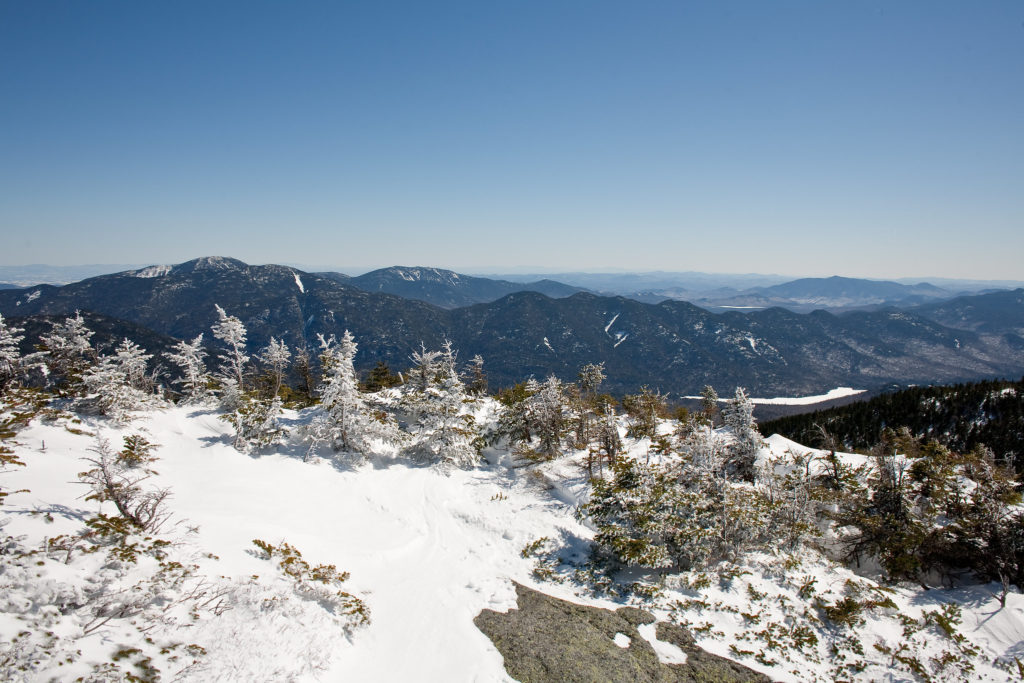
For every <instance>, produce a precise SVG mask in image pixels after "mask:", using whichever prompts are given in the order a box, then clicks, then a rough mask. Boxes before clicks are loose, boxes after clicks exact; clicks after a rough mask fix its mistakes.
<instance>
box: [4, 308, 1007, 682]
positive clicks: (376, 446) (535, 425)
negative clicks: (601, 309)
mask: <svg viewBox="0 0 1024 683" xmlns="http://www.w3.org/2000/svg"><path fill="white" fill-rule="evenodd" d="M214 311H215V313H216V320H215V321H214V323H213V325H212V327H211V328H210V333H211V338H212V340H213V341H214V342H215V343H216V350H214V349H213V348H208V347H206V346H204V336H203V335H199V336H196V337H194V338H193V339H192V340H191V341H177V342H176V343H174V344H169V345H168V350H167V351H166V352H165V353H163V354H162V356H161V355H160V354H156V353H150V352H147V351H146V350H145V349H143V348H141V347H140V346H139V345H137V344H136V343H134V342H132V341H131V340H129V339H122V340H121V341H120V342H119V343H118V344H117V345H116V346H115V347H114V348H113V349H112V350H110V351H108V352H103V351H99V350H97V349H96V348H94V347H93V345H92V343H91V341H90V340H91V339H92V337H93V334H92V331H91V330H89V329H88V326H87V325H86V324H85V319H84V318H83V317H82V316H81V315H80V314H76V315H75V316H74V317H69V318H67V319H65V320H63V321H61V322H57V323H55V324H53V325H52V326H51V329H50V330H48V331H46V332H44V333H43V335H42V336H41V337H40V339H39V340H38V350H36V351H34V352H31V353H28V354H25V353H23V352H22V349H23V348H24V347H23V343H24V341H25V340H24V339H23V337H24V332H23V331H22V330H20V329H19V328H16V327H13V326H9V325H7V323H6V321H4V320H3V319H0V354H2V355H0V361H2V365H0V372H2V373H3V374H2V378H3V382H2V384H0V439H2V441H0V486H2V489H0V503H2V504H3V507H2V508H0V513H2V521H0V541H2V542H0V582H2V584H3V589H4V590H3V591H2V592H0V595H2V597H0V672H2V676H3V677H4V678H5V680H49V679H54V678H58V679H68V680H74V679H80V680H122V679H125V680H157V679H165V678H166V679H180V680H216V679H224V680H227V679H232V680H314V679H316V680H338V679H352V680H368V679H388V680H412V679H416V680H452V679H459V678H464V677H466V676H470V677H478V678H482V679H487V680H494V679H504V678H505V677H506V676H507V675H508V671H512V670H513V668H514V667H520V668H516V669H515V670H523V669H522V668H521V666H520V665H521V664H522V662H521V661H519V660H518V659H517V661H516V662H508V661H504V660H503V659H502V657H501V656H499V655H498V654H497V651H496V649H495V648H494V647H491V646H490V645H488V644H487V642H486V639H484V638H481V634H480V632H479V631H478V630H476V627H475V626H474V622H473V617H474V616H475V615H477V614H479V613H481V612H482V611H484V610H491V611H499V612H500V611H507V610H508V609H509V608H511V607H512V606H513V605H515V604H516V602H515V600H516V595H517V591H518V589H516V588H515V583H514V582H517V583H519V584H530V585H532V586H533V587H534V588H535V589H536V590H540V591H541V592H544V591H553V590H557V591H559V592H560V593H561V594H562V595H563V597H570V596H571V597H572V598H573V599H574V600H576V601H577V602H582V603H587V604H595V603H596V602H597V601H608V600H613V601H616V602H619V603H623V604H629V605H631V606H633V607H640V608H642V611H641V610H635V611H633V612H630V611H627V612H625V613H624V614H626V615H627V616H628V615H633V616H634V617H635V616H636V615H637V614H644V615H648V616H644V617H643V619H645V620H646V619H648V618H653V619H654V620H655V621H657V622H660V623H658V624H654V623H650V624H646V623H643V622H642V623H641V624H640V625H639V626H636V629H637V630H636V631H634V630H632V629H633V628H634V626H635V625H634V626H629V627H628V629H627V630H629V631H630V633H631V634H633V635H632V636H626V635H624V634H622V633H612V634H605V635H600V636H599V637H598V636H593V638H595V640H588V641H587V642H586V643H585V647H580V648H578V649H577V650H576V652H577V655H576V656H579V657H581V658H583V657H584V655H583V654H582V653H584V652H587V653H591V652H594V653H598V654H595V655H594V656H595V657H597V658H598V660H600V657H601V656H602V655H600V653H601V652H602V648H606V647H607V648H617V649H616V650H614V652H617V651H619V650H622V649H623V648H624V647H625V645H624V643H625V640H624V639H629V638H633V637H634V636H635V637H636V638H643V639H645V642H646V643H647V644H648V645H649V646H650V647H651V648H652V650H653V651H654V652H657V653H658V657H659V659H660V658H669V659H661V661H662V662H663V663H664V662H666V661H667V662H670V663H671V666H673V667H685V666H697V665H698V664H699V663H700V662H701V661H704V660H703V659H702V657H704V656H705V655H702V654H701V653H702V652H704V650H707V651H709V652H711V653H714V654H715V655H717V656H720V657H726V658H728V659H729V660H732V661H731V662H730V663H729V665H730V667H732V668H730V669H729V670H730V671H732V672H734V674H736V675H737V676H739V677H740V678H747V679H750V678H752V677H754V676H755V675H761V674H763V675H765V676H767V677H769V678H771V679H774V680H784V681H831V680H875V679H880V678H884V677H887V676H888V677H893V678H897V679H900V680H1013V679H1014V678H1015V677H1018V676H1019V671H1020V670H1021V669H1020V667H1021V666H1024V664H1022V663H1021V662H1020V660H1019V657H1020V650H1019V643H1020V642H1021V641H1022V640H1024V620H1022V619H1021V618H1020V613H1021V609H1022V608H1024V596H1022V595H1021V592H1020V587H1021V585H1022V584H1024V531H1022V530H1024V507H1022V504H1021V496H1020V486H1021V482H1020V480H1019V479H1018V477H1017V475H1016V473H1015V471H1014V470H1013V468H1012V467H1010V466H1009V464H1008V462H1007V461H1006V458H1005V457H1004V456H1005V455H1006V454H1002V453H996V452H993V451H992V450H991V449H988V448H985V447H981V446H978V447H976V448H974V449H973V450H970V451H967V452H954V451H953V450H951V449H950V448H948V447H946V446H943V445H941V444H939V443H937V442H934V441H930V440H926V439H922V438H920V437H918V436H917V435H915V434H914V433H912V432H910V431H908V430H905V429H895V428H891V429H887V430H885V431H883V432H882V433H881V435H880V438H879V440H878V441H877V443H875V444H874V445H873V447H872V448H870V449H866V450H864V451H863V452H859V453H850V452H842V450H840V449H839V448H838V446H837V443H838V442H837V441H836V440H835V439H833V438H830V437H829V435H828V434H827V432H825V430H821V431H820V434H819V436H820V437H821V440H820V442H819V443H817V445H818V446H820V448H812V447H807V446H803V445H801V444H799V443H797V442H794V441H790V440H788V439H785V438H783V437H781V436H778V435H772V436H770V437H768V438H764V437H763V436H762V434H761V433H760V431H759V430H758V426H757V423H756V421H755V420H754V417H753V405H752V403H751V401H750V399H749V397H748V396H747V393H746V391H745V390H744V389H742V388H736V389H735V391H734V393H733V398H732V399H731V400H729V401H728V402H727V403H726V405H725V406H724V408H723V410H721V412H719V411H718V401H717V392H715V390H714V389H713V388H711V387H706V388H705V390H704V391H703V392H702V396H703V400H702V403H701V406H700V408H699V409H695V410H694V411H693V412H692V413H691V412H690V411H689V410H687V409H685V408H683V407H680V406H675V407H673V406H671V405H670V404H669V402H668V400H667V399H666V397H665V395H663V394H661V393H660V392H658V391H655V390H651V389H647V388H643V389H641V390H639V391H637V392H636V393H633V394H627V395H624V396H621V397H616V396H612V395H610V394H606V393H601V392H602V389H603V387H604V383H605V380H606V372H607V371H606V370H605V367H604V366H603V365H602V364H600V363H589V364H585V365H584V366H583V367H581V368H580V370H579V374H578V375H577V380H576V381H575V382H572V381H565V380H562V379H559V378H558V377H556V376H553V375H551V376H548V377H546V378H545V379H543V380H542V381H538V380H537V379H535V378H532V377H527V378H523V379H522V381H520V382H518V383H516V384H514V385H512V386H510V387H504V388H501V389H499V390H498V391H497V393H496V394H495V395H494V396H489V395H488V394H487V391H488V380H487V377H486V375H485V373H484V361H483V359H482V358H480V357H474V358H473V359H472V360H471V362H469V363H468V364H465V363H464V364H461V365H460V363H459V360H458V352H457V350H456V349H455V348H454V346H453V344H452V343H450V342H445V343H443V344H442V345H441V346H440V348H436V349H431V348H429V347H428V346H427V345H426V344H423V343H420V344H419V345H418V348H417V350H415V351H413V352H412V353H411V354H410V356H409V359H408V360H409V367H407V368H403V369H402V370H403V371H402V372H401V373H394V372H392V371H391V369H390V367H388V365H387V364H386V363H378V365H377V367H375V368H374V369H373V370H372V371H371V372H370V373H368V374H365V375H362V376H361V375H360V373H359V372H357V370H356V367H357V366H356V363H355V360H356V357H357V354H358V353H359V352H360V351H359V346H358V344H357V341H356V339H355V337H354V335H353V334H351V333H350V332H348V331H346V332H345V333H344V334H343V335H342V337H341V338H340V339H336V338H334V337H326V338H325V337H323V336H321V337H320V338H319V342H320V356H319V363H315V362H312V361H311V359H310V353H309V351H307V350H306V349H305V348H304V347H301V346H300V347H297V348H295V349H292V348H289V346H288V345H287V344H286V343H285V342H284V341H283V339H284V338H283V337H277V336H271V337H269V341H268V343H267V344H266V345H264V346H262V348H259V349H258V350H254V349H250V348H249V343H248V330H247V329H246V327H245V325H244V324H242V323H241V321H240V320H239V319H238V318H237V317H234V316H232V315H229V314H228V312H227V311H226V310H225V309H223V308H221V307H220V306H216V307H215V308H214ZM108 348H109V347H108ZM209 358H213V359H214V360H213V361H211V363H212V364H213V365H215V369H214V370H213V371H212V372H211V371H210V370H209V369H208V367H207V359H209ZM168 367H169V368H172V370H171V372H170V374H164V373H166V372H167V369H166V368H168ZM34 368H45V371H41V372H35V371H34V370H33V369H34ZM218 418H219V419H218ZM300 548H301V550H300ZM556 586H557V588H556ZM518 592H519V593H522V591H518ZM424 595H429V596H432V597H431V599H430V600H424V599H423V596H424ZM565 609H566V610H567V611H565V614H563V616H561V617H556V616H555V615H554V614H549V615H547V616H546V617H545V618H546V619H549V620H551V619H563V618H564V619H570V621H567V622H561V621H555V622H551V623H543V624H541V623H534V624H533V625H532V626H531V625H530V621H531V620H530V619H524V620H522V625H521V626H520V627H518V628H522V629H531V628H532V629H537V630H536V632H534V631H530V632H528V633H524V634H520V635H522V636H523V637H524V638H525V639H526V640H525V641H524V642H540V641H541V640H543V637H542V635H540V634H543V633H545V632H551V629H555V630H557V631H559V632H563V633H583V632H586V629H582V627H579V628H578V626H579V625H578V624H575V623H574V622H572V621H571V614H572V612H573V610H572V609H571V608H565ZM588 614H589V612H588ZM595 618H596V617H595ZM637 618H639V617H637ZM616 623H618V622H616ZM623 623H630V622H628V619H627V620H626V621H624V622H623ZM648 626H649V628H648ZM622 628H627V627H626V626H623V627H622ZM545 629H546V630H545ZM580 629H582V630H580ZM669 632H671V633H674V634H676V636H673V637H674V638H676V642H679V643H684V644H686V645H687V648H691V649H687V650H686V652H687V653H688V654H687V655H685V656H680V655H679V653H678V652H676V653H675V654H672V652H674V651H673V650H672V648H671V647H670V645H671V644H670V643H667V642H666V641H663V640H661V639H660V638H661V637H662V636H663V635H664V634H665V633H669ZM645 634H646V635H645ZM659 634H662V635H659ZM679 634H686V635H685V636H682V635H679ZM619 636H622V637H621V638H620V637H619ZM537 647H542V646H541V645H537ZM635 647H636V648H642V646H641V645H639V644H636V645H635ZM643 647H646V646H643ZM633 648H634V646H632V645H631V646H629V647H628V648H626V649H627V650H631V649H633ZM700 648H704V650H701V649H700ZM396 651H402V652H404V653H405V654H406V655H408V656H403V657H395V656H394V653H395V652H396ZM610 652H612V651H611V650H610ZM549 654H550V653H542V652H540V651H538V652H536V653H532V654H531V653H530V652H523V653H519V654H517V655H516V657H517V658H518V657H525V658H527V659H529V658H530V657H531V656H535V657H536V659H537V661H544V657H547V656H549ZM705 654H706V653H705ZM586 656H588V657H589V656H590V655H586ZM652 656H653V655H652ZM671 657H675V659H671ZM684 659H685V660H686V661H685V663H684V662H683V661H682V660H684ZM651 661H652V662H653V660H651ZM534 664H536V662H534ZM567 666H570V667H573V666H578V667H579V668H580V670H583V668H587V667H592V666H596V665H595V664H594V663H593V662H591V661H589V660H588V661H583V660H582V659H581V661H579V662H576V661H573V662H570V663H569V664H567ZM506 667H509V668H506ZM527 668H529V667H527ZM673 670H675V671H677V672H682V671H684V670H683V669H673ZM686 671H689V672H691V673H693V671H695V670H693V669H686ZM755 672H756V673H755ZM680 675H683V674H682V673H680ZM686 675H690V674H686ZM694 675H696V674H694Z"/></svg>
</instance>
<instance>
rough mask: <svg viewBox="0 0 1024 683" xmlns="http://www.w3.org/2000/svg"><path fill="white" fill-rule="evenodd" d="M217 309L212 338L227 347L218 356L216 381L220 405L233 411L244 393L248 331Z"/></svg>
mask: <svg viewBox="0 0 1024 683" xmlns="http://www.w3.org/2000/svg"><path fill="white" fill-rule="evenodd" d="M214 307H215V308H216V309H217V316H218V319H217V322H215V323H214V324H213V326H212V328H211V329H212V330H213V336H214V337H216V338H217V339H219V340H220V341H221V342H223V343H224V345H225V346H226V347H227V349H225V350H224V351H223V352H222V353H221V354H220V372H219V373H218V374H217V377H216V379H217V380H218V382H219V383H220V392H221V403H222V405H223V407H224V409H226V410H234V409H235V408H236V407H237V404H238V402H239V401H240V400H241V395H242V393H243V392H244V391H245V365H246V363H248V362H249V356H248V355H246V353H245V344H246V337H247V336H248V334H249V333H248V330H246V329H245V325H243V324H242V321H241V320H239V319H238V318H236V317H235V316H233V315H228V314H227V313H226V312H225V311H224V309H223V308H221V307H220V306H218V305H217V304H214Z"/></svg>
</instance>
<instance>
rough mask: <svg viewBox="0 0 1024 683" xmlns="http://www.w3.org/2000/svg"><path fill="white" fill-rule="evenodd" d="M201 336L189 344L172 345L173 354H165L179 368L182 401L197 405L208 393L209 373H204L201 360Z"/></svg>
mask: <svg viewBox="0 0 1024 683" xmlns="http://www.w3.org/2000/svg"><path fill="white" fill-rule="evenodd" d="M205 357H206V351H204V350H203V335H202V334H200V335H199V336H197V337H196V338H195V339H193V340H192V341H190V342H186V341H179V342H178V343H177V344H175V345H174V352H173V353H169V354H167V359H168V360H170V361H171V362H172V363H174V364H175V365H177V366H178V367H179V368H181V379H178V380H176V383H177V384H179V385H181V389H182V400H183V401H184V402H186V403H199V402H201V401H203V400H204V399H206V398H207V397H208V396H209V393H210V373H209V372H207V371H206V364H205V363H204V362H203V359H204V358H205Z"/></svg>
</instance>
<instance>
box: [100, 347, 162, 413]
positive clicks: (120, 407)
mask: <svg viewBox="0 0 1024 683" xmlns="http://www.w3.org/2000/svg"><path fill="white" fill-rule="evenodd" d="M152 357H153V356H152V354H148V353H146V352H145V350H144V349H142V348H141V347H140V346H139V345H138V344H136V343H135V342H133V341H131V340H129V339H125V340H124V341H122V342H121V343H120V344H119V345H118V347H117V349H116V350H115V352H114V353H113V354H112V355H108V356H103V357H101V358H100V360H99V363H97V364H96V365H94V366H93V367H91V368H89V369H87V370H86V371H85V375H84V376H83V378H82V383H83V384H84V386H85V388H86V391H87V396H86V397H85V403H86V404H87V406H89V407H92V408H95V409H96V410H98V411H99V412H100V413H101V414H103V415H106V416H108V417H110V418H111V419H113V420H115V421H117V422H124V421H126V420H127V419H128V418H129V417H130V415H131V413H132V412H135V411H138V410H143V409H144V408H146V407H149V406H152V405H154V404H155V403H157V402H158V400H157V398H156V397H155V396H154V395H153V393H152V385H151V382H150V380H149V376H148V375H147V374H146V367H147V364H148V363H149V360H150V358H152Z"/></svg>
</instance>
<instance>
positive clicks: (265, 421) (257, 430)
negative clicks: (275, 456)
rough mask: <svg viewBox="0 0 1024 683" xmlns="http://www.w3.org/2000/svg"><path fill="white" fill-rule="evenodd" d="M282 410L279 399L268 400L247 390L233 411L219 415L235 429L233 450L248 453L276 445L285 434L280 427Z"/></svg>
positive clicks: (283, 428)
mask: <svg viewBox="0 0 1024 683" xmlns="http://www.w3.org/2000/svg"><path fill="white" fill-rule="evenodd" d="M282 410H283V406H282V405H281V398H280V397H279V396H275V397H274V398H273V399H271V400H269V401H268V400H266V399H263V398H261V397H259V396H258V395H256V392H254V391H246V392H244V393H242V394H241V395H240V396H239V398H238V405H237V406H236V407H235V409H234V410H232V411H231V412H229V413H225V414H224V415H221V419H222V420H224V421H225V422H227V423H229V424H230V425H231V426H232V427H234V428H235V439H234V443H233V445H234V447H235V449H236V450H238V451H241V452H242V453H249V452H251V451H252V450H253V449H258V448H266V447H267V446H272V445H274V444H276V443H279V442H280V441H281V440H282V439H284V437H286V436H287V435H288V430H287V429H286V428H285V427H284V425H282V424H281V413H282Z"/></svg>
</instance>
